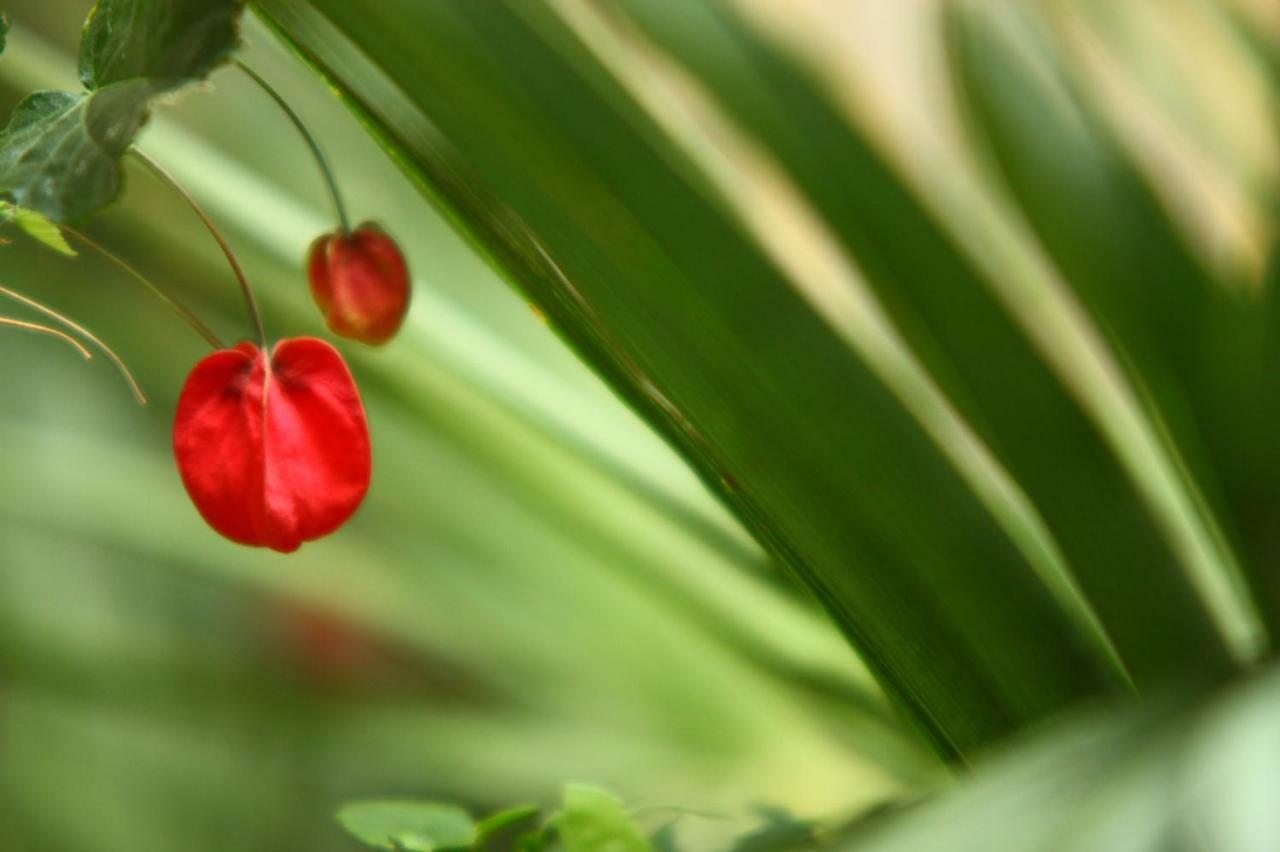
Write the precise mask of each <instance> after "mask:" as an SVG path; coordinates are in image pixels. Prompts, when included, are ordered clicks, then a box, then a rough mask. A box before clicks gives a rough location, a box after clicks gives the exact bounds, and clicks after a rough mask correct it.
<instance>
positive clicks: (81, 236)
mask: <svg viewBox="0 0 1280 852" xmlns="http://www.w3.org/2000/svg"><path fill="white" fill-rule="evenodd" d="M59 227H61V228H62V230H63V231H65V232H66V233H68V234H70V235H71V236H72V237H74V238H75V239H76V240H78V241H79V242H81V243H82V244H84V245H85V246H87V247H88V248H90V249H93V250H94V251H96V252H98V253H99V254H101V255H102V256H103V257H105V258H106V259H107V260H109V261H111V262H112V263H114V264H115V265H116V266H118V267H119V268H120V269H122V270H124V272H125V273H127V274H128V275H129V276H131V277H132V278H133V279H134V280H136V281H137V282H138V283H139V284H141V285H142V286H143V287H145V288H147V290H148V291H149V292H150V293H151V294H152V295H153V296H155V297H156V298H157V299H159V300H160V301H162V302H164V303H165V305H166V306H168V308H169V309H170V310H172V311H173V312H174V313H175V314H177V315H178V316H179V317H181V318H182V319H183V320H184V321H185V322H186V323H187V325H189V326H191V328H192V329H193V330H194V331H195V333H196V334H198V335H200V336H201V337H203V338H204V339H205V340H206V341H207V342H208V343H209V345H210V346H212V347H213V348H214V349H225V348H226V344H224V343H223V342H222V340H221V339H220V338H219V337H218V335H216V334H214V333H213V331H212V330H211V329H210V328H209V326H207V325H205V324H204V322H202V321H201V320H200V318H199V317H197V316H196V315H195V314H194V313H193V312H192V311H191V310H190V309H189V308H187V307H186V306H185V305H183V304H182V303H181V302H179V301H178V300H177V299H174V298H173V297H172V296H170V295H169V294H168V293H165V292H164V291H163V290H161V289H160V288H159V287H157V286H156V285H155V284H154V283H152V281H151V279H149V278H147V277H146V276H145V275H143V274H142V273H141V272H139V271H138V270H137V269H136V268H135V267H134V266H133V265H132V264H130V263H129V262H128V261H126V260H125V259H124V258H122V257H120V256H118V255H117V254H115V253H114V252H112V251H111V250H110V249H108V248H106V247H105V246H103V245H102V244H101V243H99V242H97V241H96V240H94V239H93V238H91V237H90V236H89V235H88V234H85V233H82V232H80V231H77V230H76V229H75V228H72V227H70V226H69V225H61V226H59Z"/></svg>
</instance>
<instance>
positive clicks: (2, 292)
mask: <svg viewBox="0 0 1280 852" xmlns="http://www.w3.org/2000/svg"><path fill="white" fill-rule="evenodd" d="M0 296H7V297H8V298H10V299H12V300H13V301H15V302H18V303H19V304H23V305H26V306H27V307H29V308H31V309H32V310H33V311H37V312H39V313H42V314H44V315H45V316H47V317H49V318H50V319H52V320H54V321H56V322H60V323H62V324H63V325H64V326H66V327H67V328H69V329H71V330H72V331H74V332H75V333H76V334H79V335H80V336H81V337H83V338H84V339H85V340H88V341H89V342H90V343H92V344H93V345H94V346H96V347H98V349H99V350H100V351H101V352H102V353H103V354H104V355H106V356H107V358H109V359H110V360H111V362H112V363H113V364H115V365H116V369H118V370H119V371H120V375H122V376H124V380H125V381H126V382H128V383H129V389H130V390H131V391H133V397H134V399H136V400H137V401H138V404H139V405H146V404H147V395H146V394H145V393H143V392H142V387H141V386H140V385H139V384H138V381H137V379H135V378H134V377H133V373H132V372H130V370H129V368H128V366H126V365H125V363H124V359H123V358H121V357H120V356H119V355H117V354H116V352H115V350H114V349H112V348H111V347H110V346H108V345H107V344H106V343H105V342H103V340H102V339H101V338H100V337H98V336H97V335H96V334H94V333H93V332H91V331H89V329H87V328H85V327H84V326H82V325H80V324H79V323H77V322H75V321H73V320H72V319H71V318H69V317H67V316H66V315H64V314H61V313H59V312H58V311H55V310H54V309H53V308H51V307H49V306H48V305H44V304H41V303H40V302H37V301H36V300H35V299H32V298H31V297H29V296H24V295H22V294H21V293H18V292H16V291H14V290H10V289H9V288H8V287H0ZM13 322H19V323H20V322H21V320H17V321H11V323H13ZM40 328H45V327H44V326H40ZM53 331H54V332H55V333H56V334H59V335H61V336H63V337H68V338H69V336H68V335H64V334H62V332H58V331H57V330H56V329H55V330H53ZM69 339H70V340H71V341H72V342H73V343H75V345H76V347H77V348H78V349H80V350H81V351H82V352H83V353H84V354H85V356H86V358H92V357H93V355H92V353H90V352H89V351H88V350H87V349H85V348H84V347H83V346H82V345H81V344H80V342H79V341H76V340H75V339H74V338H69Z"/></svg>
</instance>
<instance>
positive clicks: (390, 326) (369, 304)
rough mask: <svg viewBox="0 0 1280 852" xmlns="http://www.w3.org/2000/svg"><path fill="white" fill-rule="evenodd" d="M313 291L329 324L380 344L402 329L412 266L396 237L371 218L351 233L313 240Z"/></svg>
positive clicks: (309, 265)
mask: <svg viewBox="0 0 1280 852" xmlns="http://www.w3.org/2000/svg"><path fill="white" fill-rule="evenodd" d="M307 274H308V277H309V278H310V279H311V295H312V296H314V297H315V300H316V304H317V305H319V306H320V311H321V312H322V313H323V314H324V316H325V320H326V322H328V324H329V329H330V330H331V331H332V332H333V333H334V334H336V335H338V336H339V337H348V338H351V339H352V340H359V341H360V342H361V343H368V344H370V345H371V346H377V345H378V344H381V343H386V342H387V341H388V340H390V339H391V337H392V335H394V334H395V333H396V331H397V330H398V329H399V328H400V323H401V322H402V321H403V320H404V315H405V312H406V311H408V310H409V268H408V267H407V266H406V265H405V262H404V255H402V254H401V253H400V249H399V248H397V246H396V243H395V241H394V240H393V239H391V238H390V237H388V236H387V235H386V234H384V233H383V232H382V231H381V230H380V229H379V228H378V227H377V226H376V225H373V224H371V223H368V222H366V223H365V224H363V225H361V226H360V227H359V228H356V229H355V230H354V231H352V232H351V233H350V234H343V233H342V232H340V231H335V232H334V233H331V234H325V235H324V236H322V237H320V238H319V239H317V240H316V241H315V242H314V243H312V244H311V252H310V255H309V259H308V262H307Z"/></svg>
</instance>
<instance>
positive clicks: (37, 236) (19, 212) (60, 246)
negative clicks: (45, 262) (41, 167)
mask: <svg viewBox="0 0 1280 852" xmlns="http://www.w3.org/2000/svg"><path fill="white" fill-rule="evenodd" d="M0 222H13V224H15V225H17V226H18V227H19V228H20V229H21V230H22V231H23V233H25V234H26V235H27V236H29V237H31V238H32V239H34V240H36V241H38V242H40V243H43V244H44V245H46V246H48V247H49V248H51V249H53V250H54V251H56V252H59V253H60V254H65V255H67V256H68V257H75V256H76V250H75V249H73V248H72V247H71V245H70V244H69V243H68V242H67V238H66V237H65V236H63V233H62V229H61V228H59V227H58V226H57V225H56V224H55V223H53V222H50V221H49V220H48V219H47V218H45V217H44V216H42V215H40V214H39V213H37V212H36V211H34V210H28V209H26V208H25V207H17V206H14V205H13V204H10V203H9V202H7V201H0Z"/></svg>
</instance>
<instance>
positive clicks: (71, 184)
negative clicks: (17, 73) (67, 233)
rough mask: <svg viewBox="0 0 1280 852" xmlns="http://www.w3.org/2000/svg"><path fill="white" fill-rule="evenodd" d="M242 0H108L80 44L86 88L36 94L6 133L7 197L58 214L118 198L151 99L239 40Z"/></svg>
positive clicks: (80, 213) (1, 171)
mask: <svg viewBox="0 0 1280 852" xmlns="http://www.w3.org/2000/svg"><path fill="white" fill-rule="evenodd" d="M243 9H244V4H243V3H242V2H240V0H102V2H100V3H98V4H97V5H96V6H95V7H94V9H93V11H92V12H91V13H90V15H89V20H88V23H87V24H86V26H85V32H84V39H83V41H82V42H81V46H80V71H81V80H82V82H84V83H85V86H86V87H87V89H88V91H86V92H81V93H72V92H59V91H46V92H36V93H35V94H32V95H30V96H28V97H27V98H26V99H24V100H23V101H22V102H21V103H20V104H18V107H17V108H16V109H15V110H14V113H13V117H12V118H11V119H10V121H9V125H8V126H7V127H6V128H5V129H4V130H3V131H2V132H0V195H3V196H5V197H7V198H9V199H10V200H12V201H13V202H14V203H16V204H18V205H19V206H21V207H24V208H28V209H30V210H33V211H35V212H38V213H40V214H41V215H43V216H45V217H47V218H48V219H51V220H53V221H55V222H67V221H75V220H79V219H83V218H85V217H86V216H89V215H90V214H92V213H94V212H96V211H97V210H99V209H101V208H103V207H105V206H106V205H108V204H110V203H111V202H112V201H113V200H115V198H116V196H117V195H119V193H120V188H121V185H122V182H123V172H122V169H121V165H120V158H121V157H123V156H124V154H125V153H126V152H127V151H128V150H129V146H130V145H131V144H132V143H133V139H134V137H135V136H136V135H137V133H138V131H139V130H140V129H141V128H142V126H143V124H145V123H146V120H147V115H148V110H149V108H150V105H151V101H152V99H153V98H155V97H156V96H157V95H161V94H169V93H172V92H174V91H176V90H178V89H180V88H182V87H183V86H185V85H187V84H189V83H192V82H195V81H197V80H199V79H202V78H203V77H204V76H206V75H207V74H208V73H209V72H210V71H211V70H213V68H214V67H216V66H217V65H218V64H219V63H221V62H223V61H225V60H226V59H227V58H228V56H230V54H231V52H232V51H233V50H235V48H236V45H237V44H238V36H237V32H236V22H237V20H238V18H239V15H240V13H241V12H242V11H243Z"/></svg>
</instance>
